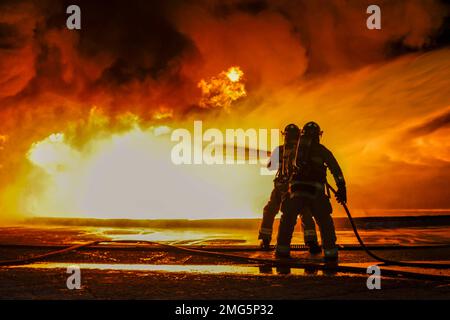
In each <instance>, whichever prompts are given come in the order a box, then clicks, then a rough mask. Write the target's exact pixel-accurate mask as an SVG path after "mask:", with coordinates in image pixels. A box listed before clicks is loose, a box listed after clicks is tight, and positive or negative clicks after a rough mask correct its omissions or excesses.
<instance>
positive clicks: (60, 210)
mask: <svg viewBox="0 0 450 320" xmlns="http://www.w3.org/2000/svg"><path fill="white" fill-rule="evenodd" d="M99 121H100V122H101V123H103V125H102V127H101V128H97V130H98V132H97V134H94V135H92V136H90V137H89V138H88V140H87V141H85V142H84V143H83V145H82V146H76V145H75V143H74V142H73V141H71V139H72V140H73V138H75V137H73V136H72V137H70V136H71V135H73V134H74V132H70V130H69V131H68V132H67V133H54V134H51V135H50V136H48V137H47V138H45V139H43V140H41V141H38V142H36V143H33V145H32V146H31V148H30V150H29V151H28V154H27V156H28V159H29V161H30V162H31V163H32V164H33V167H34V169H33V170H34V174H33V175H31V176H29V177H28V181H27V184H28V185H31V186H33V188H34V192H33V193H31V194H28V195H27V196H25V198H24V199H23V201H24V203H25V208H26V210H27V211H28V212H30V213H32V214H34V215H38V216H76V217H97V218H140V219H157V218H159V219H173V218H186V219H199V218H226V217H230V216H231V217H233V216H234V217H249V216H253V215H254V211H255V208H254V204H253V203H252V202H251V201H248V199H249V198H251V197H252V193H253V192H252V191H251V189H252V188H250V187H249V188H248V190H247V192H240V193H241V195H238V194H237V193H236V191H235V190H236V187H238V186H241V185H251V184H253V183H252V181H255V180H258V172H259V171H258V168H257V167H254V166H253V169H251V168H249V167H247V166H232V167H229V168H225V167H222V166H220V167H214V166H209V167H208V166H189V165H186V166H176V165H174V164H172V162H171V159H170V154H171V147H172V146H173V145H174V144H173V143H171V142H170V140H169V137H170V134H169V133H170V132H171V128H170V127H168V126H157V127H155V126H150V127H143V126H141V125H140V124H139V119H138V118H137V117H136V118H134V120H133V121H132V122H128V123H127V124H126V126H127V129H126V130H123V131H122V132H114V131H113V130H109V129H108V126H109V122H110V120H109V119H108V118H107V117H105V116H103V115H101V114H98V112H94V113H92V114H91V118H90V120H89V123H88V124H87V127H89V126H91V125H92V123H96V122H97V123H98V122H99ZM85 130H88V129H86V128H85ZM99 132H103V133H102V134H98V133H99ZM245 180H246V181H245Z"/></svg>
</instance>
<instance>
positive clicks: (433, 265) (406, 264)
mask: <svg viewBox="0 0 450 320" xmlns="http://www.w3.org/2000/svg"><path fill="white" fill-rule="evenodd" d="M327 186H328V188H329V189H330V190H331V191H332V192H333V194H336V190H335V189H334V188H333V187H332V186H330V184H328V183H327ZM341 205H342V207H343V208H344V210H345V213H346V214H347V216H348V219H349V221H350V224H351V225H352V229H353V233H354V234H355V236H356V239H358V242H359V244H360V245H361V247H362V248H363V250H364V251H365V252H366V253H367V254H368V255H369V256H370V257H372V258H374V259H375V260H377V261H380V262H383V264H384V265H394V266H404V267H418V268H434V269H450V264H445V263H428V262H406V261H395V260H389V259H385V258H382V257H380V256H378V255H376V254H375V253H373V252H372V251H370V250H369V248H367V246H366V245H365V244H364V241H363V240H362V239H361V236H360V235H359V232H358V229H357V228H356V224H355V221H354V220H353V217H352V215H351V214H350V210H349V209H348V207H347V204H346V203H341Z"/></svg>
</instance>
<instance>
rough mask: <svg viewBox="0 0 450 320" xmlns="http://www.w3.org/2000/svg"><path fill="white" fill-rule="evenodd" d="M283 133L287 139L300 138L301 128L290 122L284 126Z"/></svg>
mask: <svg viewBox="0 0 450 320" xmlns="http://www.w3.org/2000/svg"><path fill="white" fill-rule="evenodd" d="M283 135H284V138H285V139H286V140H290V139H298V137H299V136H300V128H299V127H297V125H295V124H293V123H291V124H288V125H287V126H286V127H285V128H284V131H283Z"/></svg>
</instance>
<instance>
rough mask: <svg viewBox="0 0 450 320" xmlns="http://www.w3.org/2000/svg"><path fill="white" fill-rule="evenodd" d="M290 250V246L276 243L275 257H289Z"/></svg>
mask: <svg viewBox="0 0 450 320" xmlns="http://www.w3.org/2000/svg"><path fill="white" fill-rule="evenodd" d="M290 252H291V248H290V246H286V245H279V244H277V246H276V248H275V258H278V259H287V258H290V257H291V253H290Z"/></svg>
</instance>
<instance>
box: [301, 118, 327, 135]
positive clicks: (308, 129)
mask: <svg viewBox="0 0 450 320" xmlns="http://www.w3.org/2000/svg"><path fill="white" fill-rule="evenodd" d="M322 133H323V131H321V130H320V127H319V125H318V124H317V123H315V122H314V121H310V122H308V123H307V124H305V125H304V126H303V129H302V135H304V136H310V137H320V136H321V135H322Z"/></svg>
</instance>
